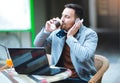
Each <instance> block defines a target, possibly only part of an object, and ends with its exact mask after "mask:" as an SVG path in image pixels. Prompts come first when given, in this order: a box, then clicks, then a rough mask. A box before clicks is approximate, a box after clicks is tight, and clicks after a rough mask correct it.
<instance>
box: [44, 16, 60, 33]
mask: <svg viewBox="0 0 120 83" xmlns="http://www.w3.org/2000/svg"><path fill="white" fill-rule="evenodd" d="M56 19H59V18H58V17H57V18H53V19H51V20H49V21H47V22H46V24H45V30H46V31H47V32H52V31H54V30H56V28H54V29H53V28H51V27H52V24H53V23H54V20H56Z"/></svg>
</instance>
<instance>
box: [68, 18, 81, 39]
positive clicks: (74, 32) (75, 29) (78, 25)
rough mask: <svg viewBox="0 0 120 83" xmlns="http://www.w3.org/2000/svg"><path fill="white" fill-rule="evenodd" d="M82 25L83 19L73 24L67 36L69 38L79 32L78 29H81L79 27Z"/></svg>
mask: <svg viewBox="0 0 120 83" xmlns="http://www.w3.org/2000/svg"><path fill="white" fill-rule="evenodd" d="M81 25H82V21H81V20H80V21H78V22H76V23H75V24H74V25H73V26H72V28H71V29H70V30H69V31H68V33H67V38H69V37H70V36H74V35H75V34H76V33H77V31H78V30H79V28H80V26H81Z"/></svg>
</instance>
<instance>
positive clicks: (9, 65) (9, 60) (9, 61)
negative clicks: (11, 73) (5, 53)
mask: <svg viewBox="0 0 120 83" xmlns="http://www.w3.org/2000/svg"><path fill="white" fill-rule="evenodd" d="M6 65H7V66H8V67H13V62H12V60H11V59H7V60H6Z"/></svg>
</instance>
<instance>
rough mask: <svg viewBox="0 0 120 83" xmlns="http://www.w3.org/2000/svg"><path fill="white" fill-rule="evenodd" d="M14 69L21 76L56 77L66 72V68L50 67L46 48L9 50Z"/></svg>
mask: <svg viewBox="0 0 120 83" xmlns="http://www.w3.org/2000/svg"><path fill="white" fill-rule="evenodd" d="M8 51H9V54H10V57H11V59H12V61H13V65H14V69H15V71H16V72H17V73H19V74H28V75H49V76H51V75H55V74H58V73H60V72H64V71H66V68H60V67H59V68H58V67H57V68H56V67H55V68H54V67H52V68H51V67H50V66H49V62H48V59H47V56H46V49H45V48H44V47H37V48H8Z"/></svg>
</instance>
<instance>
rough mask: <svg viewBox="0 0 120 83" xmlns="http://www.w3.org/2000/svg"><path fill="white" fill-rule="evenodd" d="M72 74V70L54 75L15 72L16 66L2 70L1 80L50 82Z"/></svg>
mask: <svg viewBox="0 0 120 83" xmlns="http://www.w3.org/2000/svg"><path fill="white" fill-rule="evenodd" d="M71 74H72V72H71V70H69V69H67V70H66V71H65V72H62V73H59V74H56V75H54V76H39V75H24V74H18V73H17V72H15V70H14V68H11V69H6V70H3V71H1V72H0V81H1V82H4V83H38V82H39V83H50V82H55V81H59V80H63V79H66V78H68V77H70V76H71Z"/></svg>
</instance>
